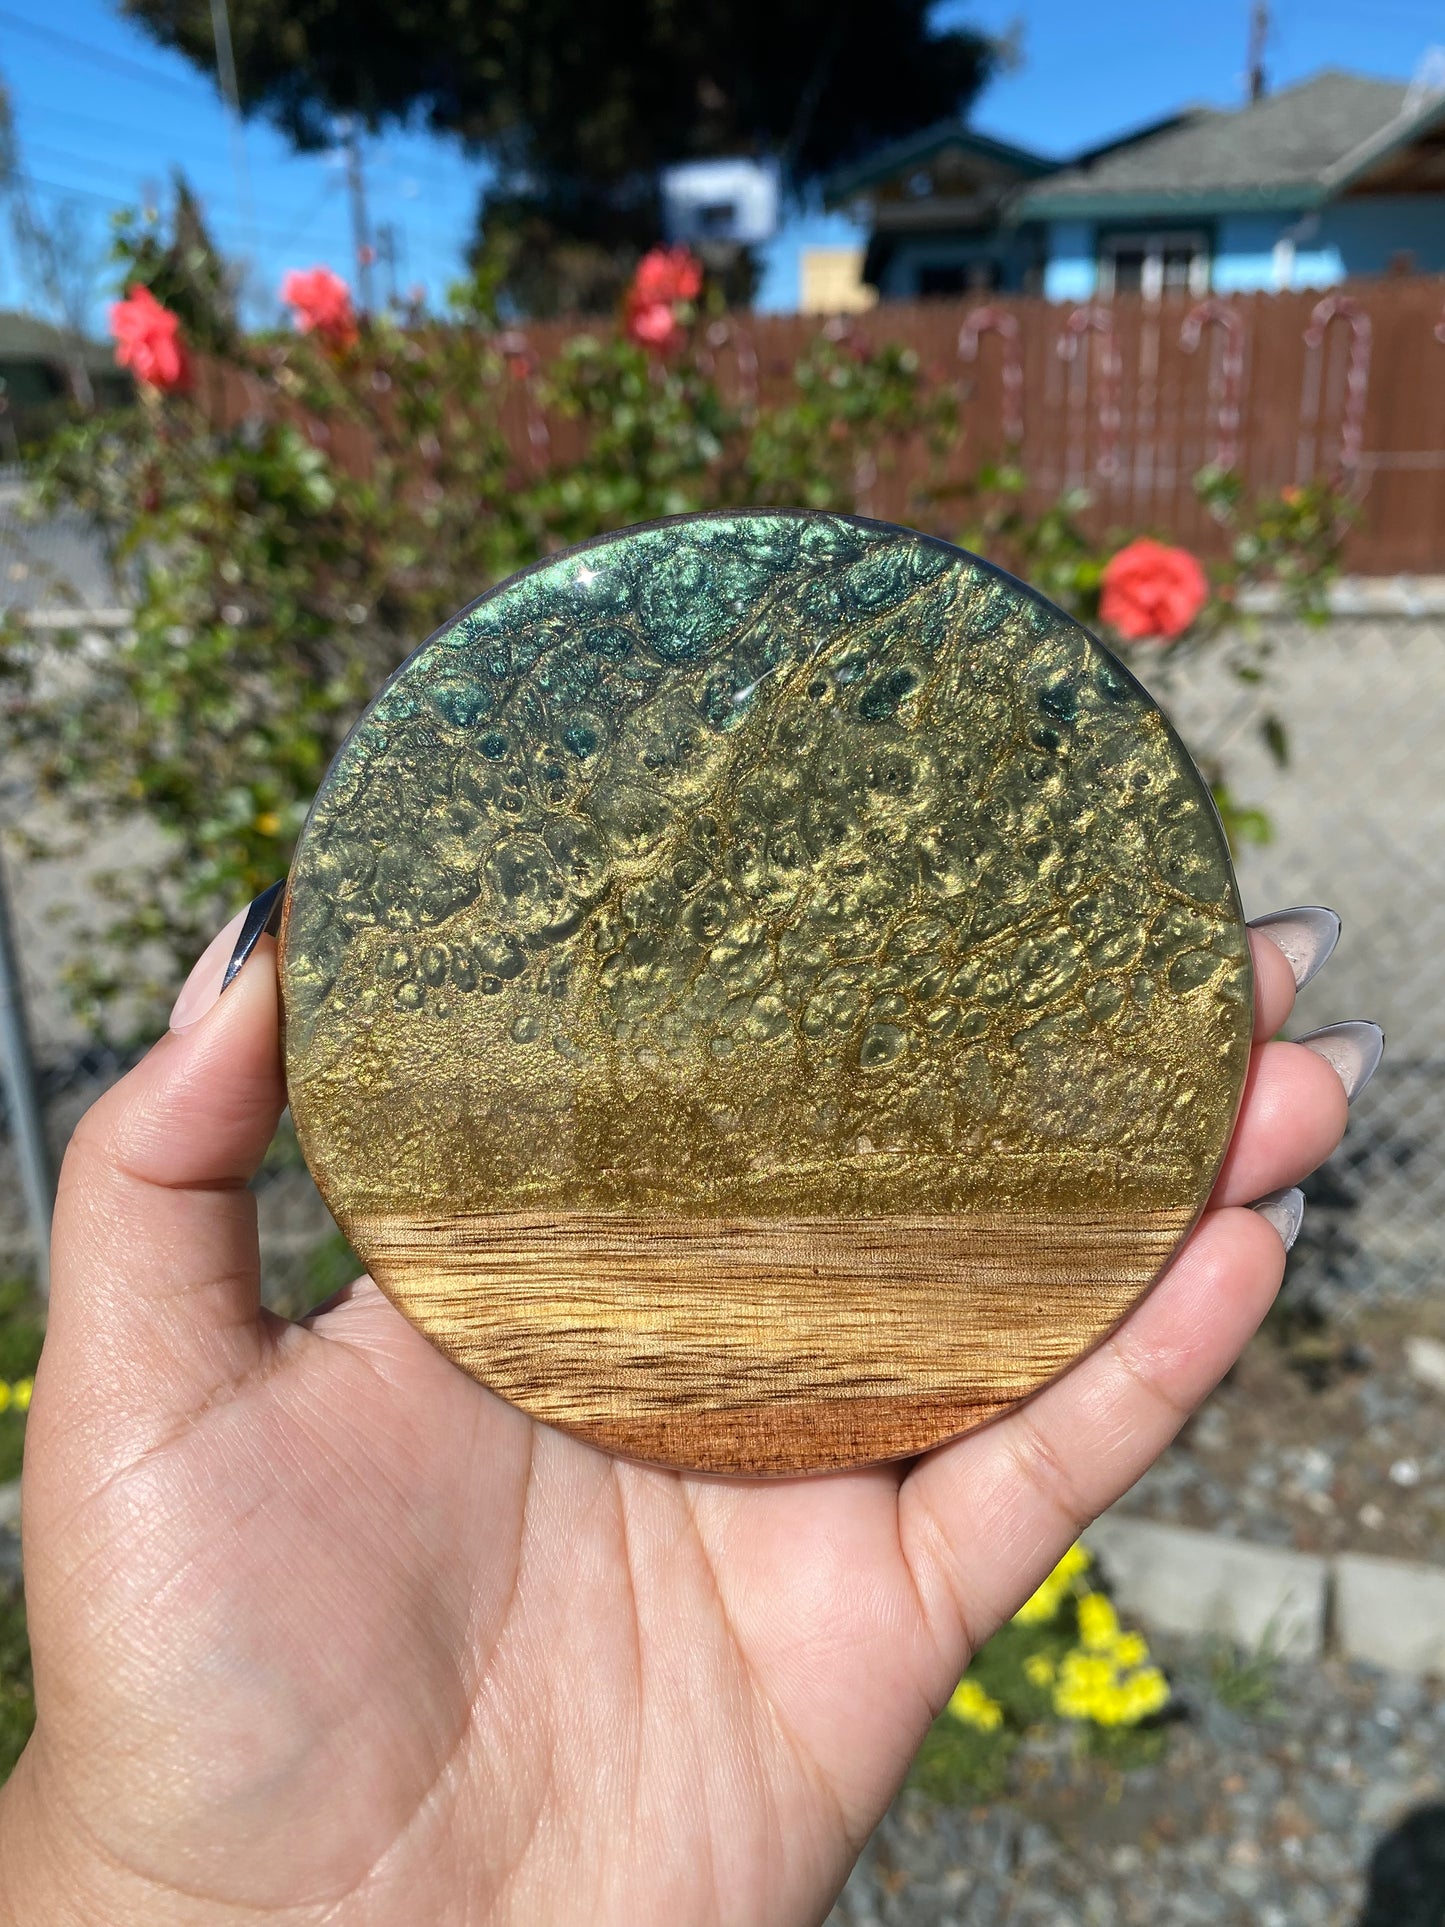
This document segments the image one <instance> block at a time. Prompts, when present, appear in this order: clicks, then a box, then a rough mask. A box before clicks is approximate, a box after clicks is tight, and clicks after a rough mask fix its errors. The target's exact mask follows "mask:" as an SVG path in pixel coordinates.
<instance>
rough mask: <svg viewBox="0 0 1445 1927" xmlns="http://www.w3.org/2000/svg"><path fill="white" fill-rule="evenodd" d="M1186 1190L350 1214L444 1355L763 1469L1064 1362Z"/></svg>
mask: <svg viewBox="0 0 1445 1927" xmlns="http://www.w3.org/2000/svg"><path fill="white" fill-rule="evenodd" d="M1189 1216H1190V1214H1189V1213H1187V1212H1185V1211H1179V1210H1173V1211H1169V1210H1155V1211H1108V1210H1102V1209H1101V1210H1097V1211H1092V1212H1084V1213H1076V1214H1071V1215H1070V1216H1068V1217H1067V1218H1061V1217H1059V1216H1057V1215H1050V1214H1045V1213H1027V1212H1017V1213H1003V1212H987V1213H976V1214H971V1215H964V1216H954V1217H937V1218H933V1217H892V1218H855V1219H819V1220H812V1221H808V1220H785V1219H778V1220H772V1221H769V1220H756V1219H755V1220H749V1221H735V1222H733V1221H727V1220H709V1219H694V1218H680V1217H672V1218H643V1217H629V1216H620V1215H619V1216H608V1215H605V1214H600V1213H591V1212H577V1213H570V1214H563V1215H544V1214H534V1213H526V1212H505V1213H496V1214H488V1213H477V1214H470V1215H467V1216H464V1217H459V1218H449V1219H437V1220H433V1221H430V1222H428V1221H425V1220H417V1219H407V1218H401V1217H389V1218H382V1217H368V1218H364V1219H359V1220H357V1221H356V1222H355V1223H354V1224H352V1225H351V1226H349V1229H350V1231H351V1235H352V1237H353V1239H354V1240H355V1241H356V1243H357V1244H358V1246H359V1247H360V1248H361V1249H362V1250H364V1251H365V1252H366V1253H367V1255H368V1257H369V1259H370V1261H371V1264H372V1266H373V1270H374V1273H375V1276H376V1278H377V1280H378V1282H379V1283H380V1284H381V1285H382V1287H383V1289H385V1290H386V1291H387V1292H388V1294H389V1295H390V1296H391V1297H392V1298H393V1299H394V1300H395V1302H396V1303H397V1304H398V1305H399V1306H400V1307H401V1309H402V1310H403V1311H404V1312H405V1313H406V1314H407V1316H408V1317H410V1318H412V1319H414V1320H415V1321H416V1322H417V1323H418V1324H420V1325H421V1326H422V1328H423V1329H424V1330H425V1331H426V1332H427V1333H428V1334H429V1335H430V1336H431V1337H432V1339H433V1340H434V1341H435V1342H436V1343H437V1344H438V1345H439V1346H441V1348H442V1349H443V1350H444V1351H446V1352H447V1353H448V1354H449V1356H451V1357H452V1358H454V1359H455V1360H456V1361H457V1363H458V1364H460V1365H462V1366H463V1367H465V1369H466V1370H467V1371H469V1372H471V1373H473V1374H474V1375H475V1376H476V1377H478V1378H480V1379H481V1380H482V1381H483V1382H484V1383H485V1384H487V1385H490V1386H491V1387H492V1388H493V1390H495V1391H497V1392H498V1393H500V1394H501V1395H502V1396H503V1397H505V1398H511V1399H515V1400H517V1401H518V1402H520V1403H523V1404H525V1406H526V1408H527V1409H528V1410H529V1411H530V1412H532V1413H533V1414H534V1415H535V1416H537V1417H538V1418H541V1419H544V1420H545V1421H547V1422H548V1423H550V1424H554V1425H558V1426H561V1427H563V1428H564V1429H566V1430H568V1431H571V1432H575V1433H577V1434H579V1435H580V1436H582V1437H585V1438H587V1439H589V1440H590V1441H592V1442H593V1443H595V1444H599V1445H604V1446H607V1447H608V1448H610V1449H612V1450H614V1451H620V1452H626V1453H630V1454H633V1455H635V1456H637V1457H641V1458H647V1459H653V1460H658V1461H661V1462H664V1463H672V1464H685V1465H691V1466H695V1467H697V1468H699V1469H702V1470H709V1471H718V1472H743V1473H751V1474H759V1473H767V1474H778V1473H788V1472H796V1471H800V1470H802V1469H804V1468H812V1469H817V1468H820V1467H825V1466H838V1465H844V1464H856V1463H858V1462H859V1461H860V1459H873V1460H879V1459H886V1458H892V1457H898V1456H903V1455H906V1454H909V1453H911V1452H914V1451H918V1450H922V1449H923V1448H924V1447H925V1446H927V1445H930V1444H934V1443H937V1441H938V1440H939V1438H940V1437H945V1436H948V1435H949V1434H950V1433H953V1432H958V1431H963V1430H965V1429H967V1428H968V1427H969V1426H971V1425H974V1424H977V1423H979V1422H981V1420H983V1419H984V1418H987V1417H989V1416H991V1415H992V1414H993V1413H994V1412H996V1411H999V1410H1001V1409H1003V1408H1004V1407H1005V1406H1008V1405H1011V1404H1014V1403H1016V1402H1017V1401H1018V1400H1019V1399H1020V1398H1023V1397H1026V1396H1027V1395H1028V1394H1029V1393H1030V1392H1032V1391H1034V1390H1036V1389H1037V1388H1038V1387H1039V1386H1040V1385H1043V1384H1045V1383H1047V1382H1048V1380H1050V1379H1051V1378H1053V1377H1055V1376H1057V1374H1058V1373H1059V1372H1061V1371H1063V1370H1064V1369H1065V1368H1066V1367H1067V1366H1068V1365H1069V1364H1070V1363H1071V1362H1072V1361H1073V1360H1074V1359H1075V1358H1076V1357H1077V1356H1078V1355H1079V1353H1080V1352H1082V1351H1084V1350H1087V1349H1088V1347H1089V1346H1090V1345H1091V1344H1093V1343H1094V1342H1095V1341H1096V1340H1097V1339H1098V1338H1100V1337H1101V1336H1102V1335H1103V1334H1104V1333H1105V1332H1107V1331H1108V1330H1110V1329H1111V1328H1112V1327H1113V1326H1114V1325H1115V1324H1117V1323H1118V1321H1119V1320H1120V1319H1121V1318H1122V1317H1123V1316H1124V1315H1125V1313H1126V1312H1127V1311H1128V1310H1129V1308H1130V1306H1131V1305H1132V1304H1133V1303H1134V1302H1135V1300H1136V1299H1137V1298H1138V1297H1139V1295H1140V1293H1141V1292H1142V1291H1144V1290H1145V1289H1146V1288H1147V1286H1148V1284H1149V1282H1150V1280H1151V1279H1152V1278H1153V1277H1154V1276H1155V1275H1156V1273H1157V1272H1158V1271H1159V1269H1160V1268H1161V1266H1162V1265H1163V1264H1164V1263H1165V1262H1166V1261H1167V1259H1168V1256H1169V1254H1170V1252H1171V1251H1172V1250H1173V1248H1174V1246H1175V1244H1176V1243H1177V1241H1178V1239H1179V1238H1180V1236H1181V1235H1182V1233H1183V1232H1184V1231H1185V1230H1186V1229H1187V1226H1188V1222H1189Z"/></svg>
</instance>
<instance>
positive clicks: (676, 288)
mask: <svg viewBox="0 0 1445 1927" xmlns="http://www.w3.org/2000/svg"><path fill="white" fill-rule="evenodd" d="M701 293H702V263H701V261H699V260H698V258H697V256H696V255H695V254H692V253H690V252H689V251H688V249H687V248H684V247H675V248H653V249H652V250H651V251H650V252H649V253H647V254H644V255H643V257H642V259H641V260H640V261H639V262H638V264H637V272H636V274H635V275H634V276H633V277H632V291H631V294H630V295H629V297H628V298H629V300H630V301H632V302H634V303H635V304H636V305H637V306H638V307H647V306H649V305H650V304H651V303H653V302H656V301H696V300H697V298H698V296H699V295H700V294H701Z"/></svg>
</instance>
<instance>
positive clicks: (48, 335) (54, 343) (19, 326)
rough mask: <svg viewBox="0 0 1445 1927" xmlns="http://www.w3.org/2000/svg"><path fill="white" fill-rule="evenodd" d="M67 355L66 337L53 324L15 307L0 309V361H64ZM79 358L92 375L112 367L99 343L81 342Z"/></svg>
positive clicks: (110, 357)
mask: <svg viewBox="0 0 1445 1927" xmlns="http://www.w3.org/2000/svg"><path fill="white" fill-rule="evenodd" d="M68 353H69V345H68V343H67V341H66V337H65V335H64V334H63V333H62V332H61V330H60V329H59V328H57V327H56V326H55V325H54V323H53V322H49V321H42V320H41V319H40V317H39V315H33V314H25V313H23V312H22V311H21V310H20V309H17V308H0V359H4V360H17V361H23V360H35V361H53V362H64V361H65V360H66V358H67V356H68ZM80 358H81V360H82V361H83V362H84V363H85V365H86V367H87V368H89V369H90V371H91V372H92V373H94V372H95V371H96V370H97V369H102V370H111V371H113V370H114V368H115V357H114V354H113V352H112V351H111V349H110V348H109V347H108V346H107V345H106V344H105V343H104V342H101V341H88V340H83V341H82V342H81V344H80Z"/></svg>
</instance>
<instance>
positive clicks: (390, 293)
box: [376, 221, 402, 314]
mask: <svg viewBox="0 0 1445 1927" xmlns="http://www.w3.org/2000/svg"><path fill="white" fill-rule="evenodd" d="M401 252H402V250H401V243H400V240H399V237H398V235H397V231H396V223H395V222H394V221H381V222H379V223H378V225H377V229H376V259H377V262H378V264H379V265H380V266H382V267H384V268H385V269H386V301H387V306H388V307H389V308H390V309H391V310H392V312H393V314H399V313H400V312H401V289H400V284H399V282H398V279H397V271H398V267H399V265H400V260H401Z"/></svg>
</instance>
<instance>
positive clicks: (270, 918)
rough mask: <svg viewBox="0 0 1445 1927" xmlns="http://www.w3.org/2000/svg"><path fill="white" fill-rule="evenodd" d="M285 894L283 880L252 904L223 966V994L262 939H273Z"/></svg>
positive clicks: (277, 928) (278, 927)
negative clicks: (224, 972)
mask: <svg viewBox="0 0 1445 1927" xmlns="http://www.w3.org/2000/svg"><path fill="white" fill-rule="evenodd" d="M285 893H286V881H285V878H284V877H283V878H282V880H281V882H280V883H273V884H272V885H271V887H270V889H269V890H263V891H262V892H261V894H260V896H259V897H256V898H255V899H254V900H253V901H252V903H251V906H250V908H249V909H248V910H247V912H246V919H245V922H244V923H243V924H242V925H241V934H240V936H239V937H237V939H236V947H235V949H234V950H233V951H232V952H231V961H230V962H229V963H228V964H227V965H226V974H225V975H224V976H223V977H222V979H221V989H222V990H229V989H230V988H231V985H232V984H233V983H234V982H235V981H236V979H237V977H239V976H240V974H241V966H242V965H243V964H244V963H245V961H246V959H247V958H248V957H249V956H250V954H251V952H252V951H253V950H254V949H255V948H256V945H257V944H258V943H259V942H260V941H261V939H262V937H268V936H269V937H274V936H275V935H276V933H277V931H278V930H279V929H280V928H281V906H282V898H283V897H284V896H285ZM217 994H218V995H219V992H218V993H217Z"/></svg>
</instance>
